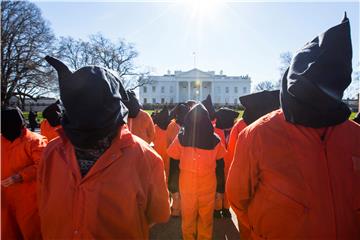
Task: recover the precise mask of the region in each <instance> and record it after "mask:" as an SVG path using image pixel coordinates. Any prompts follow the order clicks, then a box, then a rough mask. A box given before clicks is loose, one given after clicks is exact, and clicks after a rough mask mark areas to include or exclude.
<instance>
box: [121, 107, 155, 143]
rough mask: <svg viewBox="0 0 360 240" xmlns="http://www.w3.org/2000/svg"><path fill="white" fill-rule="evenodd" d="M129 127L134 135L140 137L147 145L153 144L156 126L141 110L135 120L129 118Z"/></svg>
mask: <svg viewBox="0 0 360 240" xmlns="http://www.w3.org/2000/svg"><path fill="white" fill-rule="evenodd" d="M127 124H128V127H129V130H130V132H131V133H132V134H135V135H136V136H138V137H140V138H141V139H143V140H144V141H145V142H147V143H151V142H152V141H153V140H154V137H155V126H154V122H153V120H152V118H151V116H150V115H149V114H148V113H147V112H145V111H144V110H142V109H140V111H139V113H138V115H137V116H136V117H135V118H128V123H127Z"/></svg>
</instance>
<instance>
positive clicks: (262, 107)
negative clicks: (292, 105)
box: [239, 90, 280, 125]
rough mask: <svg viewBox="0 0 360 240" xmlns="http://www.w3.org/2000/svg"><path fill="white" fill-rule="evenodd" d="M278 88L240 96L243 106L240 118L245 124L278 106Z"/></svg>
mask: <svg viewBox="0 0 360 240" xmlns="http://www.w3.org/2000/svg"><path fill="white" fill-rule="evenodd" d="M279 92H280V91H279V90H274V91H262V92H258V93H253V94H249V95H245V96H242V97H240V98H239V99H240V102H241V105H243V106H244V107H245V110H244V114H243V116H242V118H243V119H244V122H245V123H246V124H247V125H250V124H251V123H253V122H255V121H256V120H257V119H259V118H260V117H262V116H264V115H266V114H268V113H269V112H272V111H274V110H276V109H278V108H279V107H280V100H279V98H280V96H279Z"/></svg>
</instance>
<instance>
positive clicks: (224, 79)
mask: <svg viewBox="0 0 360 240" xmlns="http://www.w3.org/2000/svg"><path fill="white" fill-rule="evenodd" d="M250 89H251V79H250V77H249V76H247V75H246V76H226V75H224V74H223V73H222V71H220V74H215V72H214V71H209V72H204V71H201V70H199V69H196V68H194V69H192V70H190V71H186V72H183V71H175V72H174V73H173V74H171V73H170V72H168V74H165V75H163V76H150V84H148V85H145V86H142V87H140V89H139V98H140V101H141V103H142V104H167V103H179V102H185V101H187V100H189V99H192V100H197V101H201V100H203V99H205V98H206V96H207V95H208V94H210V95H211V98H212V101H213V103H214V104H219V105H237V104H239V97H240V96H242V95H247V94H249V93H250Z"/></svg>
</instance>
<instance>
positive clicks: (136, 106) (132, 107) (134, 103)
mask: <svg viewBox="0 0 360 240" xmlns="http://www.w3.org/2000/svg"><path fill="white" fill-rule="evenodd" d="M126 93H127V95H128V97H129V101H124V104H125V106H126V107H127V109H128V110H129V115H128V117H129V118H136V116H137V115H138V114H139V112H140V109H141V104H140V103H139V100H138V99H137V97H136V94H135V92H134V91H130V90H128V91H126Z"/></svg>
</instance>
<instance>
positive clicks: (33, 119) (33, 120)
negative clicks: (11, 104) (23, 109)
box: [28, 111, 38, 132]
mask: <svg viewBox="0 0 360 240" xmlns="http://www.w3.org/2000/svg"><path fill="white" fill-rule="evenodd" d="M36 117H37V113H36V112H34V111H30V112H29V115H28V119H29V126H30V129H31V131H33V132H34V131H35V128H37V126H38V123H37V121H36Z"/></svg>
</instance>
